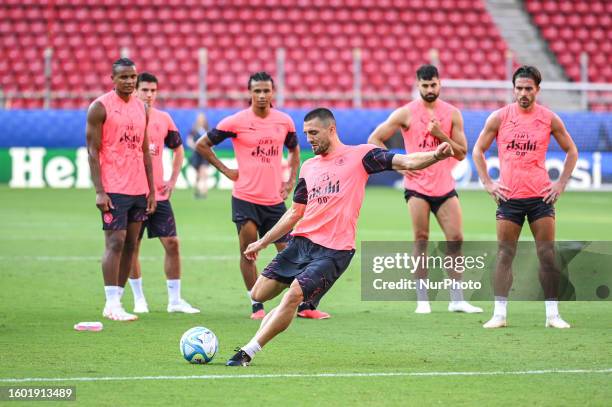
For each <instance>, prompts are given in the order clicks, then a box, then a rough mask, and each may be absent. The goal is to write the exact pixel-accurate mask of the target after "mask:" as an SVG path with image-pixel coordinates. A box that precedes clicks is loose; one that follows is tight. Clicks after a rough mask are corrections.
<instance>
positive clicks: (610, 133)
mask: <svg viewBox="0 0 612 407" xmlns="http://www.w3.org/2000/svg"><path fill="white" fill-rule="evenodd" d="M235 111H237V110H236V109H208V110H206V115H207V117H208V120H209V123H210V124H211V125H212V126H214V125H216V124H217V123H218V122H219V121H220V120H221V119H222V118H223V117H225V116H227V115H229V114H231V113H233V112H235ZM284 111H286V112H287V113H288V114H289V115H290V116H291V117H292V118H293V120H294V121H295V123H296V126H297V129H298V135H300V137H299V138H300V145H301V146H302V147H303V148H308V147H309V145H308V143H307V142H306V139H305V137H303V136H301V135H302V131H301V126H302V120H303V118H304V115H305V114H306V113H307V110H306V109H286V110H284ZM168 112H169V113H170V114H171V115H172V117H173V119H174V121H175V122H176V125H177V126H178V128H179V130H180V132H181V134H182V135H183V137H186V135H187V134H188V133H189V130H190V129H191V126H192V123H193V122H194V120H195V117H196V115H197V113H198V112H199V110H197V109H168ZM390 112H391V110H388V109H336V110H334V113H335V115H336V118H337V121H338V131H339V133H340V135H341V137H342V140H343V141H344V142H345V143H347V144H359V143H365V142H366V140H367V137H368V135H369V134H370V133H371V132H372V130H374V129H375V128H376V126H377V125H378V124H379V123H381V122H382V121H384V120H385V118H386V117H387V116H388V115H389V113H390ZM462 113H463V117H464V121H465V131H466V136H467V139H468V145H469V146H470V148H471V147H472V146H473V145H474V143H475V142H476V139H477V138H478V134H479V133H480V131H481V129H482V127H483V125H484V123H485V120H486V119H487V117H488V116H489V114H490V112H486V111H463V112H462ZM559 115H560V116H561V118H562V119H563V120H564V122H565V124H566V126H567V128H568V130H569V132H570V134H571V135H572V137H573V138H574V140H575V141H576V144H577V145H578V149H579V150H580V151H611V149H612V114H611V113H590V112H579V113H574V112H572V113H560V114H559ZM85 117H86V112H85V111H84V110H0V148H8V147H35V146H40V147H46V148H74V147H81V146H84V145H85ZM219 147H220V148H230V147H231V145H230V143H229V141H225V142H224V143H222V144H221V145H220V146H219ZM559 150H560V148H559V146H558V145H557V143H556V142H555V141H554V140H553V141H552V142H551V151H559Z"/></svg>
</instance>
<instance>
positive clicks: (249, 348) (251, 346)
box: [241, 338, 261, 359]
mask: <svg viewBox="0 0 612 407" xmlns="http://www.w3.org/2000/svg"><path fill="white" fill-rule="evenodd" d="M241 349H242V350H243V351H245V352H246V354H247V355H249V357H250V358H251V359H253V356H255V354H256V353H257V352H259V351H260V350H261V346H259V343H257V341H256V340H255V338H253V339H251V342H249V343H247V344H246V345H244V346H243V347H242V348H241Z"/></svg>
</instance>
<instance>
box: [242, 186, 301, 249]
mask: <svg viewBox="0 0 612 407" xmlns="http://www.w3.org/2000/svg"><path fill="white" fill-rule="evenodd" d="M285 212H287V207H286V206H285V203H284V202H281V203H279V204H277V205H269V206H268V205H258V204H254V203H252V202H248V201H244V200H242V199H238V198H236V197H234V196H232V221H233V222H234V223H235V224H236V229H237V230H238V233H240V228H241V227H242V225H244V224H245V223H246V222H248V221H249V220H250V221H253V223H255V225H257V232H258V233H259V237H262V236H263V235H265V234H266V233H268V231H269V230H270V229H272V226H274V225H276V222H278V220H279V219H280V218H281V217H282V216H283V214H284V213H285ZM288 240H289V234H286V235H285V236H283V237H281V238H280V239H278V240H277V241H276V242H274V243H282V242H287V241H288Z"/></svg>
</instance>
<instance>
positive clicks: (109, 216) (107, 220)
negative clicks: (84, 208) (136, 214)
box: [102, 212, 113, 224]
mask: <svg viewBox="0 0 612 407" xmlns="http://www.w3.org/2000/svg"><path fill="white" fill-rule="evenodd" d="M102 219H103V220H104V223H106V224H108V223H111V222H112V221H113V214H112V213H110V212H106V213H104V216H103V217H102Z"/></svg>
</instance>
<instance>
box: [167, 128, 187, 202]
mask: <svg viewBox="0 0 612 407" xmlns="http://www.w3.org/2000/svg"><path fill="white" fill-rule="evenodd" d="M170 120H172V119H170ZM171 125H172V127H171V129H172V130H168V133H167V134H166V137H165V138H164V145H165V146H166V147H168V148H170V149H172V174H170V179H169V180H168V181H166V182H164V186H163V191H162V193H163V194H168V198H170V196H171V195H172V191H174V186H175V185H176V180H177V179H178V177H179V175H181V169H182V168H183V160H184V159H185V148H184V147H183V140H182V139H181V134H180V133H179V132H178V130H177V129H176V126H175V125H174V122H171Z"/></svg>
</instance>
